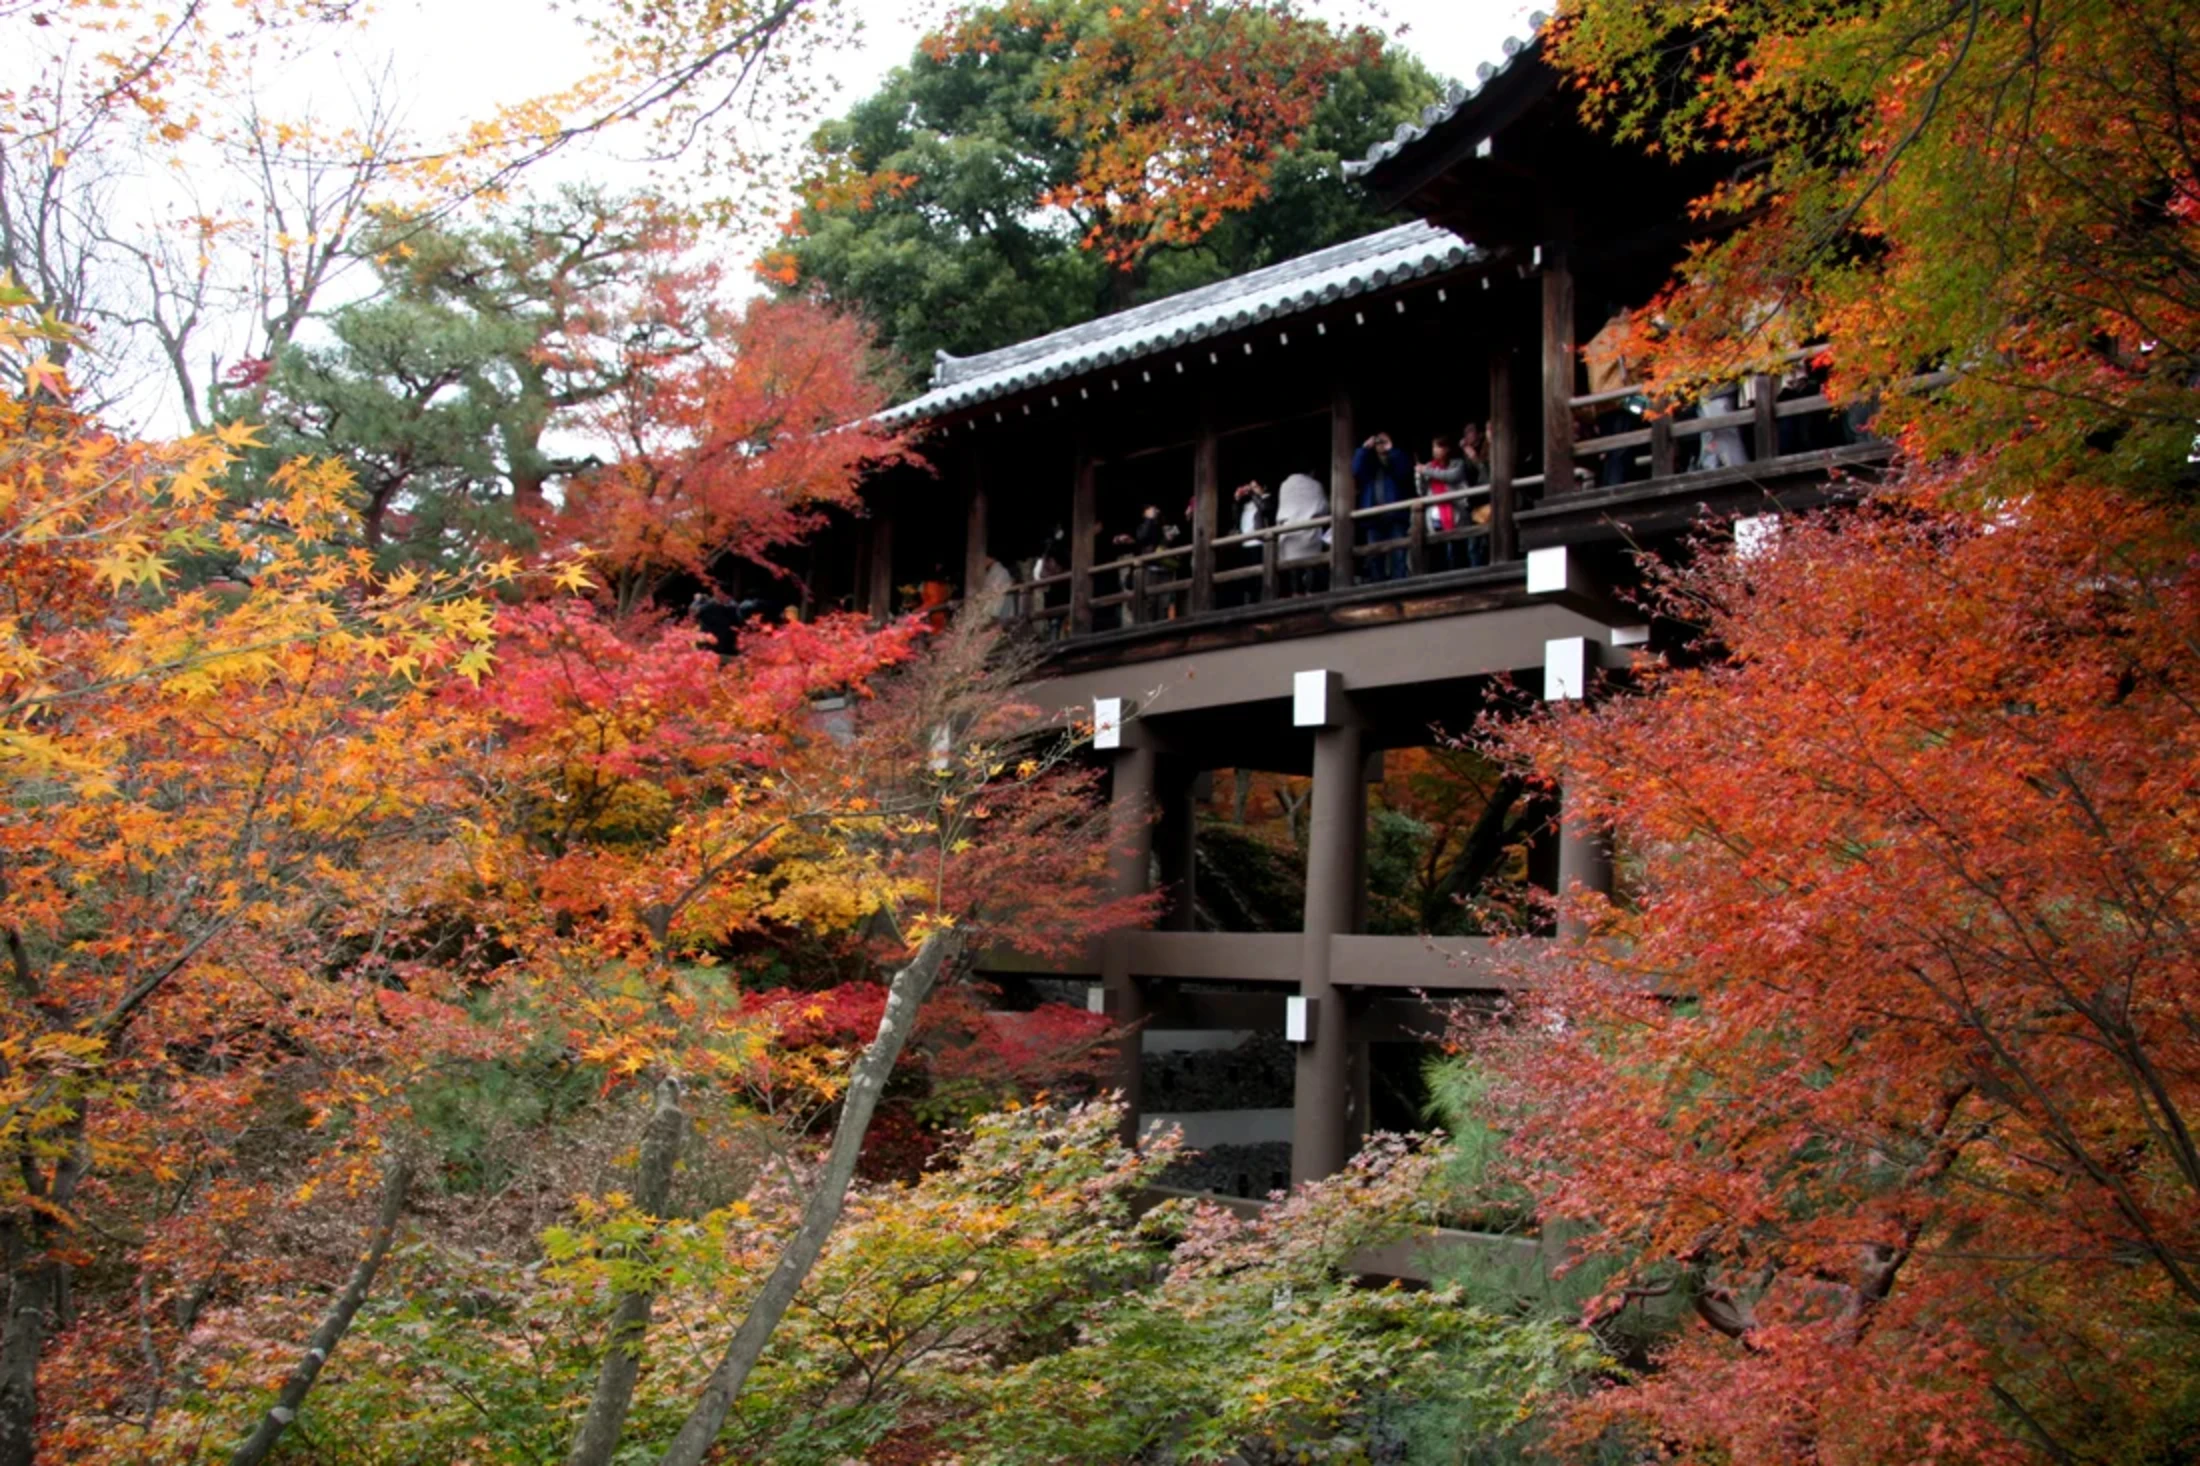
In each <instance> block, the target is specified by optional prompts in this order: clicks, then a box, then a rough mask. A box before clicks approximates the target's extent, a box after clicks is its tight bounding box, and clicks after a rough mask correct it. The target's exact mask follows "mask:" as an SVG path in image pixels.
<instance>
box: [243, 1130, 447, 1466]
mask: <svg viewBox="0 0 2200 1466" xmlns="http://www.w3.org/2000/svg"><path fill="white" fill-rule="evenodd" d="M412 1175H413V1162H412V1158H411V1156H409V1155H405V1156H400V1157H398V1158H397V1159H395V1160H393V1161H392V1162H391V1163H390V1167H389V1170H388V1172H387V1173H386V1175H385V1176H384V1178H383V1181H382V1205H381V1209H380V1210H379V1211H377V1212H376V1214H375V1219H374V1229H373V1231H371V1232H370V1233H368V1238H367V1252H366V1255H365V1256H364V1257H362V1258H360V1259H359V1265H358V1266H357V1267H355V1268H353V1269H352V1273H351V1281H350V1282H349V1283H347V1284H345V1286H344V1291H343V1292H342V1293H341V1294H339V1295H338V1296H337V1299H336V1302H335V1303H334V1304H333V1305H332V1306H331V1307H330V1308H329V1311H328V1313H327V1315H326V1316H325V1317H323V1318H322V1320H321V1326H320V1327H319V1328H317V1329H315V1330H314V1331H313V1337H312V1339H311V1340H310V1341H308V1342H307V1344H306V1352H305V1353H304V1354H303V1355H301V1356H299V1359H298V1363H297V1365H296V1366H295V1367H294V1368H292V1370H291V1371H290V1376H289V1378H287V1379H285V1380H284V1381H283V1388H282V1392H281V1393H280V1394H278V1395H277V1396H276V1397H275V1403H274V1404H273V1405H271V1406H269V1407H268V1411H267V1413H266V1414H265V1415H263V1416H261V1417H260V1423H259V1426H258V1428H257V1429H255V1430H254V1431H253V1432H252V1434H251V1435H250V1436H247V1437H246V1438H245V1440H244V1442H243V1444H241V1445H239V1446H238V1447H237V1449H236V1450H235V1451H233V1452H231V1453H230V1456H229V1466H260V1463H261V1462H263V1461H265V1460H266V1459H267V1457H268V1453H269V1452H271V1451H273V1450H274V1449H275V1443H276V1442H277V1441H279V1440H281V1439H282V1436H283V1432H284V1431H285V1430H287V1429H289V1428H290V1424H291V1422H292V1421H294V1420H296V1419H297V1418H298V1410H299V1407H300V1406H302V1405H304V1404H305V1402H306V1394H307V1392H308V1391H310V1390H311V1389H312V1388H313V1382H314V1381H315V1380H316V1379H318V1378H319V1377H320V1374H321V1367H322V1366H323V1365H325V1364H327V1363H328V1357H329V1355H330V1354H332V1353H334V1352H335V1350H336V1346H337V1345H338V1344H340V1343H342V1342H343V1338H344V1335H345V1333H346V1332H347V1331H348V1330H349V1329H350V1328H351V1321H352V1318H353V1317H354V1316H355V1315H356V1314H357V1313H358V1312H359V1307H360V1305H361V1304H363V1303H365V1302H366V1301H367V1290H368V1289H370V1288H372V1287H373V1286H374V1278H375V1274H377V1273H379V1272H380V1271H381V1270H382V1259H383V1258H384V1257H386V1256H388V1255H389V1250H390V1242H391V1240H392V1239H393V1238H394V1237H395V1236H396V1235H397V1219H398V1216H399V1214H400V1213H401V1212H402V1211H403V1210H404V1207H405V1195H406V1193H407V1192H408V1191H409V1190H411V1188H412Z"/></svg>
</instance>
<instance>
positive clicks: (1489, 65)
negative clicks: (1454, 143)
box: [1344, 10, 1550, 179]
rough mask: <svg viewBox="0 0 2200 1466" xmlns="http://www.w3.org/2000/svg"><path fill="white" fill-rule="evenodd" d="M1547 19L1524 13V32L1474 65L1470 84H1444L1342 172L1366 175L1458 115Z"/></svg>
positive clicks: (1525, 47) (1531, 40)
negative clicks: (1415, 118) (1411, 118)
mask: <svg viewBox="0 0 2200 1466" xmlns="http://www.w3.org/2000/svg"><path fill="white" fill-rule="evenodd" d="M1549 21H1550V17H1549V16H1547V15H1545V14H1544V13H1543V12H1542V11H1540V10H1538V11H1536V12H1535V13H1534V14H1533V15H1530V16H1529V17H1528V33H1527V34H1526V35H1524V36H1507V37H1506V38H1505V41H1504V45H1503V47H1502V48H1501V49H1502V52H1503V54H1502V55H1501V56H1499V57H1498V58H1497V59H1495V60H1492V61H1484V62H1483V63H1482V64H1481V65H1479V66H1477V67H1476V68H1475V69H1474V84H1473V85H1472V86H1460V85H1459V84H1457V83H1453V84H1452V85H1451V86H1449V87H1447V88H1445V90H1444V95H1443V96H1442V97H1441V98H1439V99H1438V100H1436V101H1434V102H1432V103H1430V104H1429V105H1428V106H1426V107H1423V108H1422V109H1421V120H1420V121H1419V122H1417V123H1416V122H1401V123H1399V124H1398V130H1397V131H1396V132H1394V133H1392V134H1391V135H1390V136H1389V137H1387V138H1385V139H1383V141H1381V142H1379V143H1377V144H1375V146H1374V147H1372V148H1369V149H1368V150H1367V156H1366V157H1365V158H1356V159H1353V160H1351V161H1349V162H1347V163H1346V164H1345V165H1344V176H1345V177H1347V178H1353V179H1358V178H1364V177H1366V176H1367V175H1368V174H1370V173H1372V172H1374V171H1375V170H1376V169H1377V168H1380V167H1382V166H1383V164H1385V163H1388V162H1389V161H1390V160H1391V159H1393V158H1395V157H1397V156H1398V155H1399V154H1400V153H1402V152H1404V151H1406V149H1408V148H1410V147H1412V146H1413V145H1414V144H1415V143H1417V142H1419V141H1420V140H1421V139H1422V138H1424V137H1427V136H1428V135H1429V134H1430V133H1431V132H1434V131H1435V130H1436V129H1437V128H1439V127H1441V126H1443V125H1444V124H1445V123H1447V122H1449V121H1451V119H1452V118H1454V117H1456V116H1457V115H1459V109H1460V108H1461V107H1464V106H1466V105H1467V103H1469V102H1471V101H1473V100H1474V99H1475V98H1476V97H1478V96H1480V95H1481V94H1482V90H1483V88H1485V87H1487V86H1488V85H1489V84H1490V83H1491V82H1492V81H1493V80H1495V79H1496V78H1497V77H1500V76H1503V75H1504V74H1505V73H1506V72H1507V71H1508V70H1510V69H1511V67H1512V64H1513V62H1514V60H1515V59H1517V58H1518V57H1519V56H1521V55H1522V54H1523V53H1525V52H1526V51H1527V50H1528V49H1529V48H1530V47H1531V46H1533V45H1534V44H1535V41H1536V37H1538V36H1539V35H1541V34H1542V33H1543V27H1544V26H1545V25H1546V24H1548V23H1549Z"/></svg>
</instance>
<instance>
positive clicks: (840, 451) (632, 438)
mask: <svg viewBox="0 0 2200 1466" xmlns="http://www.w3.org/2000/svg"><path fill="white" fill-rule="evenodd" d="M716 288H717V280H716V276H715V274H714V273H713V272H711V271H708V270H703V271H683V270H678V269H667V270H665V271H664V272H662V273H660V274H658V275H656V276H655V277H654V278H652V279H651V280H650V281H649V282H648V284H647V287H646V289H645V290H644V291H643V298H642V300H641V301H640V303H639V304H638V305H636V306H635V307H633V308H632V312H631V316H630V317H629V318H627V319H624V320H623V321H622V322H621V323H620V329H619V330H617V331H616V332H604V331H603V330H602V329H601V328H600V327H599V329H598V334H599V335H609V336H611V337H612V338H613V346H614V349H616V350H617V351H618V352H620V353H621V354H622V355H623V357H624V360H623V361H621V362H620V363H619V364H618V365H617V367H616V369H615V370H612V371H610V372H608V373H607V375H608V376H609V377H610V378H611V379H612V380H613V381H614V382H615V384H616V385H615V386H614V388H613V390H611V391H610V392H608V393H606V394H605V395H603V396H601V397H599V398H597V399H596V400H595V401H594V402H591V403H589V404H588V405H587V406H586V407H584V408H583V409H581V410H580V412H579V413H578V414H577V418H578V427H579V429H580V431H582V432H584V433H588V434H592V435H594V436H597V437H600V438H601V439H602V440H604V441H606V442H608V443H610V444H612V445H615V446H614V448H613V451H612V452H611V454H610V455H609V456H610V461H609V462H608V463H606V464H605V465H604V466H603V467H601V468H599V469H597V470H595V471H593V472H590V473H587V474H584V475H581V476H578V477H577V478H575V479H574V480H572V481H571V482H570V483H569V484H568V485H567V488H566V492H565V498H564V503H563V504H562V506H561V507H560V508H559V510H558V512H557V513H556V514H555V515H554V516H553V517H552V518H551V519H550V520H549V521H548V524H547V529H548V533H549V537H550V538H551V540H552V542H553V543H556V544H562V545H575V546H586V547H587V549H588V550H589V551H590V552H591V554H592V555H593V556H594V559H595V561H596V563H597V564H598V565H599V566H601V567H602V569H603V570H604V572H605V573H606V574H608V575H609V576H610V578H611V582H612V589H613V593H614V598H615V600H616V601H617V603H618V605H619V606H620V608H621V609H622V610H624V611H633V610H636V609H639V608H640V607H641V606H642V605H643V604H644V603H645V602H646V600H647V598H648V596H649V594H650V593H651V592H652V591H654V590H656V589H658V588H659V587H660V586H661V585H662V584H663V583H664V582H665V580H666V578H667V577H669V576H671V575H675V574H679V573H685V574H689V575H694V576H705V575H707V574H708V572H709V570H710V568H711V565H712V563H713V562H714V561H715V560H716V559H717V558H718V557H719V556H721V555H734V556H738V557H741V558H744V559H751V560H757V559H762V558H764V557H767V556H768V555H769V553H770V552H771V551H773V550H774V549H778V548H781V547H783V546H785V545H788V544H790V543H793V542H794V541H796V540H798V539H800V538H801V537H802V536H803V535H805V534H808V533H810V532H811V531H813V530H815V529H816V528H817V527H818V526H819V525H820V524H821V523H822V517H823V513H824V511H825V510H827V509H830V508H835V507H838V508H843V509H848V508H854V507H855V506H856V504H857V502H858V500H857V490H858V488H859V487H860V485H861V483H862V481H863V477H864V475H865V473H866V472H868V471H870V470H873V469H876V468H879V467H882V466H885V465H890V464H894V463H898V462H901V461H903V460H904V459H905V458H907V457H908V454H909V449H908V446H907V443H906V441H905V438H904V436H903V435H902V434H901V433H900V432H898V431H896V430H894V429H891V428H888V427H886V426H885V425H883V424H881V423H880V422H879V421H878V420H877V413H878V412H879V410H880V409H881V408H883V407H884V406H885V405H886V402H887V391H886V388H885V385H884V378H883V375H882V374H881V373H880V371H879V370H878V363H877V357H876V353H875V351H874V349H873V347H872V346H871V344H870V341H869V338H868V334H867V332H866V330H865V328H864V327H863V326H862V325H861V324H860V323H859V322H857V321H855V320H854V319H853V318H851V317H848V316H845V315H841V314H838V313H836V312H833V311H830V310H828V309H826V308H824V307H822V306H818V305H814V304H812V303H810V302H808V301H802V300H781V301H755V302H751V303H750V304H749V306H748V307H747V308H746V309H745V310H744V311H743V312H741V313H739V314H738V315H736V314H734V313H732V312H730V311H728V310H726V309H724V308H722V307H721V306H719V305H717V304H716V303H715V302H714V301H713V299H712V295H713V293H714V292H715V290H716Z"/></svg>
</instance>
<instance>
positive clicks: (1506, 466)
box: [1489, 339, 1520, 565]
mask: <svg viewBox="0 0 2200 1466" xmlns="http://www.w3.org/2000/svg"><path fill="white" fill-rule="evenodd" d="M1489 453H1490V563H1491V564H1493V565H1495V564H1500V563H1502V562H1504V561H1507V560H1512V559H1516V558H1518V556H1519V554H1520V540H1519V536H1518V534H1517V533H1516V531H1515V530H1514V528H1513V509H1514V503H1513V475H1514V474H1515V473H1516V472H1518V464H1519V460H1520V434H1519V431H1518V429H1517V428H1516V427H1515V426H1514V422H1513V371H1512V348H1511V347H1510V346H1509V345H1507V344H1506V343H1505V341H1504V340H1502V339H1500V340H1499V341H1498V343H1497V344H1496V345H1495V346H1493V347H1491V348H1490V442H1489Z"/></svg>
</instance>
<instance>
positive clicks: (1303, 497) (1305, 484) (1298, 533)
mask: <svg viewBox="0 0 2200 1466" xmlns="http://www.w3.org/2000/svg"><path fill="white" fill-rule="evenodd" d="M1328 513H1329V490H1328V489H1327V488H1325V487H1323V485H1322V481H1321V480H1320V479H1318V478H1315V477H1314V476H1313V475H1312V474H1309V473H1294V474H1292V475H1291V476H1290V477H1289V478H1287V479H1285V480H1284V481H1283V484H1282V486H1281V487H1280V488H1278V489H1277V490H1276V524H1277V527H1278V528H1281V527H1282V526H1284V525H1290V524H1305V523H1307V522H1308V521H1310V520H1315V519H1320V518H1322V517H1323V516H1324V515H1326V514H1328ZM1328 549H1329V531H1328V530H1326V529H1297V530H1292V531H1290V532H1289V533H1287V534H1281V535H1278V536H1276V564H1277V566H1278V567H1279V568H1280V569H1281V570H1283V571H1284V573H1285V574H1286V575H1288V576H1289V577H1290V580H1289V582H1288V583H1289V584H1290V585H1291V587H1292V589H1294V590H1298V591H1306V590H1310V589H1312V582H1313V578H1314V572H1315V570H1316V569H1317V568H1318V567H1319V565H1320V564H1321V562H1322V561H1323V560H1324V559H1325V558H1326V557H1327V554H1328Z"/></svg>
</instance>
